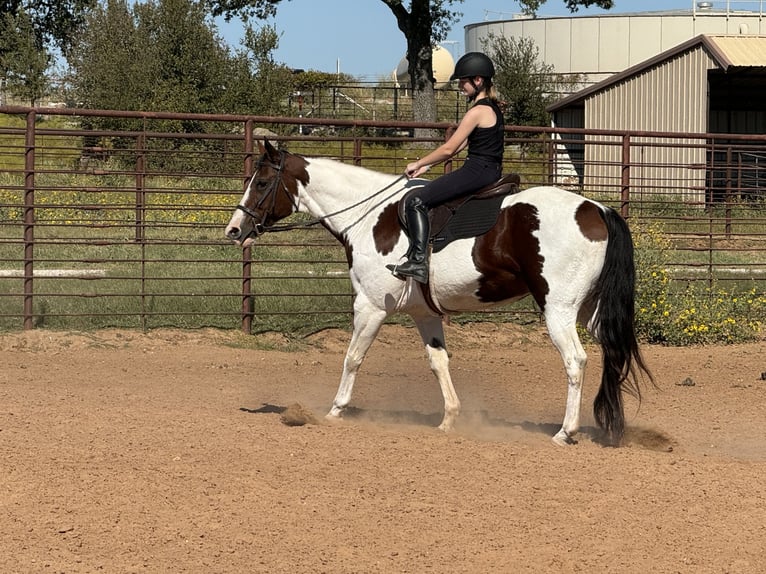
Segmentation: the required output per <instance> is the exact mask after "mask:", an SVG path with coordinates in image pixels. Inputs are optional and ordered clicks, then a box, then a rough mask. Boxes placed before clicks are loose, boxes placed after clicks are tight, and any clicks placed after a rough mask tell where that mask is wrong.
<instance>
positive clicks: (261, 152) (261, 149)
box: [258, 141, 268, 155]
mask: <svg viewBox="0 0 766 574" xmlns="http://www.w3.org/2000/svg"><path fill="white" fill-rule="evenodd" d="M266 143H268V142H266ZM258 153H259V154H261V155H263V154H265V153H266V148H265V147H263V144H262V143H261V142H260V141H258Z"/></svg>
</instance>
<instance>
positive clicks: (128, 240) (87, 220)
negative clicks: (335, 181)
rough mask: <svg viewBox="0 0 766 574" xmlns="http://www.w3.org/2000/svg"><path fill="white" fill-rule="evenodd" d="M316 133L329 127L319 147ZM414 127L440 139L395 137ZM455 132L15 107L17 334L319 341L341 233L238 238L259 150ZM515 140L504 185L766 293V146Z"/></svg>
mask: <svg viewBox="0 0 766 574" xmlns="http://www.w3.org/2000/svg"><path fill="white" fill-rule="evenodd" d="M307 124H311V125H312V126H315V127H317V128H321V130H320V129H315V130H313V131H312V132H311V133H312V135H304V134H305V133H307V132H308V131H309V130H305V129H304V126H306V125H307ZM415 128H425V129H428V130H431V133H433V136H432V137H428V138H415V137H407V136H402V135H400V136H397V137H391V136H390V135H389V134H392V133H399V134H406V133H413V130H414V129H415ZM453 128H454V125H453V124H447V123H436V124H414V123H411V122H408V123H401V122H399V123H393V122H382V121H370V120H353V121H351V120H326V119H312V118H276V117H258V116H218V115H212V114H209V115H208V114H174V113H140V112H116V111H94V110H76V109H47V108H24V107H0V224H1V225H0V329H2V330H14V329H21V328H24V329H32V328H35V327H40V326H46V327H52V328H65V329H79V328H94V327H107V326H116V327H136V328H142V329H151V328H156V327H161V326H176V327H205V326H210V327H221V328H238V327H239V328H242V329H244V330H246V331H252V330H266V329H279V328H288V329H292V330H301V329H309V330H310V329H316V328H321V327H322V326H324V325H329V324H337V322H338V321H345V320H346V319H347V316H348V315H349V313H350V310H351V305H350V303H351V300H352V293H351V288H350V283H349V281H348V278H347V276H346V264H345V255H344V253H343V251H342V249H341V247H340V246H339V245H338V244H337V243H336V242H335V240H334V239H333V238H332V237H331V236H330V235H329V234H328V233H327V232H325V231H324V230H321V229H313V228H312V229H299V230H295V231H291V232H289V233H284V234H274V235H267V236H265V237H263V238H262V240H261V241H260V242H259V243H258V244H257V245H256V246H254V247H253V248H252V249H248V250H245V251H244V252H240V251H239V250H238V249H236V248H234V247H233V246H231V245H230V244H229V242H227V241H226V240H225V239H224V237H223V234H222V231H223V227H224V225H225V223H226V221H227V220H228V218H229V216H230V214H231V210H232V208H233V206H234V205H236V203H237V201H238V199H239V196H240V194H241V192H242V188H243V184H244V182H245V180H246V178H247V176H248V174H250V173H251V171H252V167H253V160H254V154H255V150H256V145H255V142H256V141H257V139H258V138H260V137H263V136H264V135H267V136H268V137H269V138H270V139H271V140H273V141H275V142H278V143H279V145H282V146H286V147H288V148H289V149H290V150H292V151H297V152H299V153H303V154H305V155H310V156H329V157H334V158H336V159H339V160H341V161H345V162H351V163H355V164H357V165H363V166H365V167H368V168H370V169H374V170H378V171H386V172H391V173H401V172H402V171H403V169H404V166H405V165H406V164H407V163H408V162H409V161H411V160H412V159H413V158H415V157H418V156H419V155H422V154H423V153H426V150H427V149H431V148H433V147H434V146H435V145H436V144H438V143H439V142H440V141H442V140H443V139H444V138H445V137H447V135H448V134H449V133H450V130H451V129H453ZM319 133H321V135H315V134H319ZM506 143H507V148H506V149H507V152H506V158H505V165H504V171H505V172H506V173H509V172H518V173H520V174H521V175H522V181H523V184H524V186H531V185H540V184H555V185H560V186H563V187H567V188H569V189H572V190H573V191H576V192H578V193H582V194H584V195H586V196H588V197H593V198H594V199H598V200H600V201H603V202H605V203H607V204H610V205H612V206H614V207H616V208H618V209H620V210H621V212H622V214H623V215H624V216H625V217H626V218H627V219H628V221H629V223H630V225H631V226H632V227H633V228H634V230H635V232H636V233H642V232H643V230H644V229H645V228H646V227H647V226H656V227H658V228H659V229H660V230H661V232H662V235H663V237H665V238H667V240H668V241H669V242H670V246H671V261H670V262H669V268H670V270H671V273H672V280H673V281H674V283H675V284H676V286H677V288H679V289H682V288H683V287H684V285H686V284H687V283H690V282H706V283H707V284H708V285H713V284H715V283H718V282H723V283H736V284H737V285H748V286H751V287H754V288H756V289H757V292H758V293H763V292H764V287H765V286H766V231H765V230H766V225H764V224H765V223H766V217H765V216H764V206H765V205H766V196H764V190H763V187H761V183H762V182H763V181H764V179H765V178H766V173H764V169H766V162H764V159H763V158H764V157H766V137H762V136H755V135H748V136H736V135H730V134H677V133H657V132H625V133H622V132H607V131H586V130H575V129H558V130H554V129H552V128H529V127H515V126H510V127H508V128H507V129H506ZM460 161H461V160H460V159H455V160H454V161H452V162H448V163H447V164H445V165H444V166H439V167H438V168H435V169H434V170H433V172H432V174H433V175H439V173H441V172H442V170H450V169H452V168H453V167H456V166H457V165H459V163H460ZM294 217H296V218H300V217H301V216H300V215H296V216H294ZM504 312H509V313H519V312H522V311H519V310H518V309H517V308H513V309H512V310H508V311H504Z"/></svg>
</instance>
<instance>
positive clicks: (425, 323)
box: [413, 316, 460, 432]
mask: <svg viewBox="0 0 766 574" xmlns="http://www.w3.org/2000/svg"><path fill="white" fill-rule="evenodd" d="M413 319H414V320H415V324H416V325H417V327H418V331H419V332H420V337H421V339H422V340H423V343H424V344H425V346H426V353H428V362H429V364H430V365H431V371H432V372H433V374H434V375H435V376H436V380H437V381H439V387H441V391H442V397H444V418H443V419H442V422H441V424H440V425H439V429H440V430H443V431H445V432H446V431H450V430H452V427H453V426H454V425H455V419H456V418H457V416H458V414H459V413H460V399H458V397H457V393H456V392H455V387H454V386H453V384H452V377H451V376H450V374H449V355H448V354H447V349H446V347H445V346H444V325H443V324H442V319H441V317H432V316H428V317H413Z"/></svg>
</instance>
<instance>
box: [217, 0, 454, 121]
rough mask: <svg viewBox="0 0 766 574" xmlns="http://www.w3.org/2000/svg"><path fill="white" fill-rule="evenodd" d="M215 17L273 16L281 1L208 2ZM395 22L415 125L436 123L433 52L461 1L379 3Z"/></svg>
mask: <svg viewBox="0 0 766 574" xmlns="http://www.w3.org/2000/svg"><path fill="white" fill-rule="evenodd" d="M208 1H209V2H210V4H211V6H212V10H213V14H214V15H215V16H221V15H223V16H224V17H225V18H226V19H227V20H229V19H231V18H232V17H233V16H235V15H236V16H239V17H240V18H242V19H243V20H244V21H245V22H247V21H248V19H250V18H260V19H264V18H268V17H270V16H274V15H275V14H276V11H277V5H278V4H279V3H280V1H281V0H208ZM381 1H382V2H383V3H384V4H385V5H386V6H388V8H389V9H390V10H391V13H392V14H393V15H394V17H395V18H396V23H397V26H398V27H399V30H401V31H402V33H403V34H404V36H405V38H406V39H407V61H408V62H409V74H410V84H411V86H412V96H413V115H414V119H416V120H418V121H436V102H435V99H434V86H433V62H432V48H433V46H434V45H435V44H438V43H439V42H440V41H442V40H444V39H445V38H446V37H447V33H448V32H449V30H450V26H451V25H452V23H453V22H455V21H456V20H457V18H458V17H459V16H461V14H460V13H459V12H453V11H451V10H450V9H449V7H450V6H451V5H453V4H457V3H462V2H463V0H410V8H409V10H407V8H405V6H404V2H403V0H381Z"/></svg>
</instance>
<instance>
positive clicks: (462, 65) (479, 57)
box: [450, 52, 495, 81]
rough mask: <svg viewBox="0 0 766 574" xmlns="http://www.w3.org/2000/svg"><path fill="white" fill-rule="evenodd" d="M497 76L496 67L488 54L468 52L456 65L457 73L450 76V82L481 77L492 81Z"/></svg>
mask: <svg viewBox="0 0 766 574" xmlns="http://www.w3.org/2000/svg"><path fill="white" fill-rule="evenodd" d="M494 75H495V65H494V64H493V63H492V60H490V59H489V57H487V55H486V54H482V53H481V52H468V53H467V54H463V55H462V56H461V57H460V59H459V60H458V61H457V64H455V71H454V72H453V73H452V76H450V81H452V80H457V79H458V78H473V77H475V76H481V77H482V78H487V79H488V80H491V79H492V77H493V76H494Z"/></svg>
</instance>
